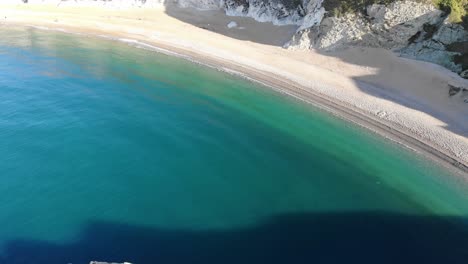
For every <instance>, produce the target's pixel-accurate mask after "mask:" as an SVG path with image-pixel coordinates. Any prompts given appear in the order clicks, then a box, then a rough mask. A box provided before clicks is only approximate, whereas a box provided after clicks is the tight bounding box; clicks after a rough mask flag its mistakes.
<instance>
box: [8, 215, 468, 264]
mask: <svg viewBox="0 0 468 264" xmlns="http://www.w3.org/2000/svg"><path fill="white" fill-rule="evenodd" d="M466 223H467V219H466V218H455V217H436V216H412V215H404V214H398V213H386V212H354V213H353V212H349V213H344V212H343V213H297V214H286V215H279V216H276V217H273V218H271V219H268V220H267V221H265V222H263V223H259V224H257V225H254V226H250V227H245V228H237V229H229V230H183V229H163V228H161V229H155V228H148V227H142V226H132V225H126V224H118V223H112V222H91V223H89V224H88V225H87V226H86V227H84V229H83V230H82V233H81V234H80V236H79V237H78V239H77V240H76V241H75V242H73V243H70V244H54V243H49V242H46V241H34V240H32V241H31V240H13V241H8V242H7V243H6V244H5V246H4V248H3V250H2V251H1V252H2V253H1V255H0V256H1V257H0V262H1V263H8V264H26V263H28V264H31V263H35V264H56V263H57V264H59V263H60V264H63V263H73V264H84V263H86V264H87V263H89V261H91V260H100V261H119V262H123V261H129V262H132V263H136V264H144V263H200V264H201V263H203V264H207V263H216V264H218V263H226V264H230V263H232V264H239V263H273V264H274V263H359V264H367V263H369V264H375V263H382V264H385V263H389V264H390V263H391V264H394V263H400V264H401V263H411V264H413V263H425V264H429V263H437V264H440V263H451V264H462V263H463V264H465V263H466V260H467V259H468V230H467V226H466ZM51 232H53V230H51Z"/></svg>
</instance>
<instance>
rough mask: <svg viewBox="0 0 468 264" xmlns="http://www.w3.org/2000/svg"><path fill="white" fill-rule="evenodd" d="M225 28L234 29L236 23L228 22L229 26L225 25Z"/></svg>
mask: <svg viewBox="0 0 468 264" xmlns="http://www.w3.org/2000/svg"><path fill="white" fill-rule="evenodd" d="M227 27H228V28H235V27H237V23H236V22H235V21H231V22H229V24H227Z"/></svg>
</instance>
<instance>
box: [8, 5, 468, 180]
mask: <svg viewBox="0 0 468 264" xmlns="http://www.w3.org/2000/svg"><path fill="white" fill-rule="evenodd" d="M231 21H235V22H236V23H237V25H238V26H237V27H234V28H229V27H227V25H228V24H229V23H230V22H231ZM2 24H3V25H22V26H36V27H42V28H47V29H53V30H63V31H67V32H73V33H83V34H89V35H94V36H101V37H109V38H114V39H119V40H122V41H127V42H129V43H131V44H134V45H140V46H146V47H151V46H153V47H155V48H159V49H161V50H162V51H166V52H173V53H175V54H179V55H181V56H183V57H185V58H188V59H191V60H193V61H196V62H200V63H203V64H206V65H209V66H211V67H214V68H217V69H220V70H224V71H228V72H232V73H235V74H240V75H242V76H244V77H247V78H250V79H252V80H255V81H258V82H261V83H264V84H266V85H267V86H270V87H273V88H275V89H277V90H279V91H281V92H282V93H285V94H288V95H291V96H294V97H297V98H299V99H301V100H304V101H307V102H310V103H312V104H313V105H316V106H318V107H321V108H323V109H325V110H327V111H329V112H331V113H333V114H335V115H337V116H339V117H341V118H343V119H346V120H349V121H352V122H355V123H357V124H359V125H362V126H364V127H366V128H369V129H371V130H373V131H375V132H377V133H378V134H380V135H383V136H385V137H387V138H389V139H391V140H394V141H397V142H399V143H402V144H404V145H405V146H407V147H409V148H411V149H413V150H415V151H417V152H419V153H421V154H423V155H426V156H428V157H429V158H432V159H434V160H437V161H440V162H441V164H444V165H446V166H448V167H452V168H453V167H454V166H455V167H457V168H459V170H460V171H462V173H463V174H466V173H467V172H468V104H467V103H465V102H464V101H463V100H464V98H462V97H461V96H460V94H458V95H455V96H449V84H450V85H453V86H455V87H468V80H464V79H462V78H460V77H459V76H458V75H456V74H454V73H452V72H450V71H448V70H446V69H444V68H442V67H440V66H436V65H433V64H429V63H425V62H419V61H413V60H408V59H403V58H400V57H398V56H397V55H395V54H394V53H392V52H390V51H387V50H382V49H370V48H352V49H349V50H345V51H339V52H332V53H321V52H314V51H305V50H287V49H284V48H282V45H283V44H284V43H285V42H286V41H287V40H288V39H289V38H290V37H291V36H292V34H294V32H295V30H296V27H295V26H281V27H279V26H274V25H272V24H270V23H259V22H256V21H254V20H253V19H250V18H245V17H229V16H226V15H225V14H223V13H222V12H221V11H197V10H193V9H181V8H179V7H177V6H174V5H171V4H169V5H166V6H161V7H157V8H144V9H143V8H128V9H120V10H119V9H109V8H102V7H86V6H83V7H68V6H57V5H30V4H29V5H23V4H18V5H17V4H0V25H2ZM350 140H352V139H350Z"/></svg>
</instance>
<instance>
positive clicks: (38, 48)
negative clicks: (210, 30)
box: [0, 27, 468, 264]
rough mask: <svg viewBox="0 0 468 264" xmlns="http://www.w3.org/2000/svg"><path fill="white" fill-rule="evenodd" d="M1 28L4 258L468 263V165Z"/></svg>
mask: <svg viewBox="0 0 468 264" xmlns="http://www.w3.org/2000/svg"><path fill="white" fill-rule="evenodd" d="M0 35H1V36H2V38H0V157H1V159H0V194H1V203H0V263H13V264H19V263H39V264H42V263H44V264H46V263H49V264H50V263H88V262H89V261H91V260H103V261H104V260H105V261H121V262H122V261H130V262H132V263H137V264H141V263H464V261H466V259H468V229H467V220H466V219H467V217H468V192H467V190H468V188H467V187H468V186H467V185H466V183H465V182H464V181H463V180H462V179H461V177H460V175H456V172H451V171H448V170H447V169H444V168H442V167H439V166H437V165H435V164H433V162H431V161H428V160H425V159H423V158H421V157H419V156H418V155H416V154H415V153H413V152H411V151H409V150H407V149H404V148H403V147H401V146H398V145H396V144H394V143H391V142H388V141H387V140H385V139H383V138H381V137H378V136H376V135H374V134H373V133H370V132H368V131H366V130H364V129H362V128H360V127H357V126H355V125H353V124H350V123H347V122H344V121H343V120H340V119H338V118H336V117H333V116H331V115H329V114H327V113H324V112H322V111H320V110H318V109H315V108H314V107H313V106H311V105H308V104H305V103H302V102H299V101H297V100H295V99H293V98H289V97H287V96H284V95H281V94H278V93H277V92H275V91H273V90H271V89H269V88H267V87H263V86H260V85H257V84H254V83H251V82H249V81H247V80H244V79H241V78H238V77H235V76H231V75H229V74H226V73H222V72H218V71H216V70H214V69H210V68H207V67H204V66H201V65H197V64H194V63H190V62H188V61H185V60H182V59H179V58H174V57H170V56H166V55H163V54H158V53H155V52H153V51H149V50H144V49H137V48H135V47H131V46H128V45H125V44H123V43H118V42H113V41H108V40H103V39H96V38H92V37H87V36H76V35H68V34H64V33H57V32H49V31H40V30H37V29H32V28H9V29H7V28H4V27H0Z"/></svg>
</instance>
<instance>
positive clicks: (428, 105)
mask: <svg viewBox="0 0 468 264" xmlns="http://www.w3.org/2000/svg"><path fill="white" fill-rule="evenodd" d="M166 13H167V14H168V15H169V16H172V17H174V18H176V19H178V20H181V21H183V22H185V23H189V24H192V25H195V26H197V27H201V28H204V29H206V30H209V31H212V32H215V33H218V34H222V35H225V36H227V37H230V38H235V39H239V40H245V41H251V42H255V43H261V44H267V45H274V46H283V45H284V44H285V43H286V42H287V41H289V40H290V39H291V37H292V36H293V35H294V33H295V30H296V29H297V27H296V26H290V27H278V26H274V25H273V24H271V23H260V22H257V21H255V20H253V19H251V18H245V17H229V16H226V15H225V14H224V13H223V12H222V11H197V10H195V9H190V8H180V7H178V6H177V5H175V4H167V6H166ZM425 16H429V14H426V15H425ZM418 19H422V17H419V18H416V19H415V20H418ZM229 21H240V22H238V24H239V25H240V26H242V25H245V24H247V26H246V27H245V29H238V28H233V29H227V27H226V25H227V23H229ZM407 24H411V21H408V22H407V23H402V24H399V25H396V26H395V27H393V28H389V29H387V30H388V32H399V31H401V30H403V29H404V28H405V27H406V25H407ZM362 41H363V42H365V43H369V42H372V41H374V42H375V41H377V40H376V39H375V36H373V35H365V36H362ZM380 41H382V40H380ZM354 50H355V51H356V50H359V49H358V48H354ZM368 51H370V52H371V53H372V54H370V55H369V54H368V53H367V52H368ZM317 52H318V53H319V54H321V55H324V56H327V57H334V58H338V59H340V60H341V61H344V62H347V63H350V64H354V65H360V66H365V67H369V68H373V69H377V71H376V72H377V73H376V74H373V75H364V76H358V77H353V79H354V81H355V83H356V85H357V86H358V87H359V88H360V89H361V90H362V91H363V92H365V93H367V94H369V95H372V96H374V97H377V98H382V99H385V100H388V101H392V102H394V103H397V104H399V105H403V106H405V107H408V108H411V109H415V110H418V111H421V112H424V113H427V114H429V115H431V116H433V117H435V118H437V119H439V120H441V121H442V122H444V123H445V124H444V128H445V129H447V130H449V131H451V132H453V133H456V134H458V135H461V136H463V137H468V107H466V104H464V103H463V99H461V100H459V98H456V97H454V98H450V99H448V97H449V86H448V83H447V82H445V83H440V85H439V86H440V90H434V89H433V90H431V89H424V86H425V85H427V87H429V86H434V83H433V80H434V78H433V77H434V76H432V75H431V73H430V72H426V73H425V74H422V73H421V72H418V75H417V76H419V77H420V78H414V77H413V76H412V74H414V73H415V72H414V70H413V69H414V67H413V68H411V67H406V66H405V65H404V63H402V61H401V60H400V61H396V59H398V58H390V56H388V55H385V54H384V53H382V52H377V51H376V50H373V49H366V50H361V51H360V52H354V53H353V52H348V51H346V50H345V51H338V52H325V51H317ZM467 52H468V50H467ZM389 59H393V62H390V61H389ZM401 66H403V67H401ZM431 66H432V65H431ZM425 67H426V68H427V67H428V66H425V65H422V66H420V67H419V68H425ZM408 69H409V70H408ZM383 83H388V84H389V87H385V89H381V88H382V87H381V86H382V84H383ZM390 83H392V85H394V86H398V87H399V88H401V89H403V91H405V89H404V88H405V87H412V88H413V87H414V86H415V85H418V86H420V87H422V88H420V89H417V91H415V90H416V89H408V90H407V92H406V91H405V92H404V93H401V92H399V91H391V92H388V91H385V90H389V88H390V89H391V87H390ZM466 83H468V81H467V82H466ZM376 86H379V88H375V87H376ZM392 95H395V96H392ZM424 96H427V97H428V98H429V97H431V98H440V97H447V100H445V99H443V100H442V101H444V104H445V105H438V104H440V100H434V101H431V102H428V101H426V100H419V98H421V97H424ZM467 98H468V95H467ZM448 100H449V101H448ZM448 105H449V106H448ZM445 109H451V111H446V110H445Z"/></svg>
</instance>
